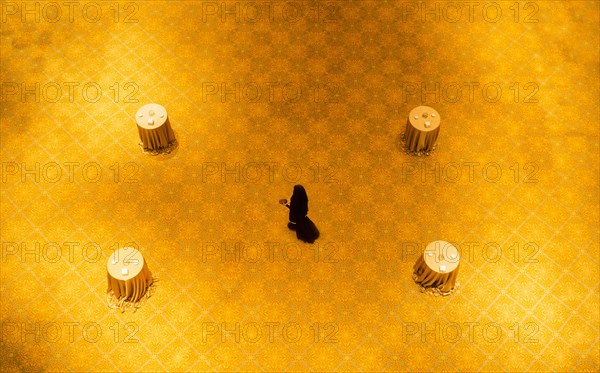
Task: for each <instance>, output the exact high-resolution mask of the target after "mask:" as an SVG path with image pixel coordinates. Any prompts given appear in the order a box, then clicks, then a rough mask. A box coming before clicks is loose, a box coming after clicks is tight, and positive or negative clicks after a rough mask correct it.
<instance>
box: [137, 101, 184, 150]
mask: <svg viewBox="0 0 600 373" xmlns="http://www.w3.org/2000/svg"><path fill="white" fill-rule="evenodd" d="M135 121H136V123H137V128H138V133H139V135H140V140H141V141H142V143H141V144H140V145H141V146H142V149H143V150H144V152H147V153H150V154H153V155H155V154H160V153H170V152H171V150H173V149H174V147H175V146H176V145H177V140H176V139H175V133H174V132H173V129H172V128H171V123H170V122H169V116H168V114H167V109H165V108H164V107H163V106H162V105H159V104H148V105H144V106H142V107H141V108H140V109H139V110H138V112H137V113H136V115H135Z"/></svg>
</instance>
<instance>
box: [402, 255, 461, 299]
mask: <svg viewBox="0 0 600 373" xmlns="http://www.w3.org/2000/svg"><path fill="white" fill-rule="evenodd" d="M459 269H460V263H459V264H458V266H457V267H456V268H455V269H454V270H453V271H452V272H447V273H440V272H437V271H434V270H432V269H431V268H429V266H428V265H427V263H425V259H423V255H420V256H419V258H418V259H417V262H416V263H415V265H414V266H413V270H414V272H413V280H414V281H415V282H416V283H417V284H419V285H420V286H421V287H422V288H421V290H422V291H424V292H427V293H430V294H433V295H449V294H452V293H453V292H454V291H455V290H456V289H457V288H458V283H457V281H456V280H457V278H458V270H459Z"/></svg>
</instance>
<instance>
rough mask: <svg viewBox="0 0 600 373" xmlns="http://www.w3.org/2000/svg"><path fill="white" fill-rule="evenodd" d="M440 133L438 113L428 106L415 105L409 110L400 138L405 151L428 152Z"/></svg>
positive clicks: (414, 152) (431, 149)
mask: <svg viewBox="0 0 600 373" xmlns="http://www.w3.org/2000/svg"><path fill="white" fill-rule="evenodd" d="M439 133H440V114H439V113H438V112H437V111H436V110H435V109H434V108H431V107H429V106H417V107H416V108H414V109H412V110H411V111H410V114H409V115H408V120H407V121H406V129H405V131H404V134H403V135H402V138H403V140H404V145H405V148H406V151H407V152H409V153H413V154H418V155H420V154H429V153H430V152H431V151H433V150H434V149H435V147H436V145H437V139H438V135H439Z"/></svg>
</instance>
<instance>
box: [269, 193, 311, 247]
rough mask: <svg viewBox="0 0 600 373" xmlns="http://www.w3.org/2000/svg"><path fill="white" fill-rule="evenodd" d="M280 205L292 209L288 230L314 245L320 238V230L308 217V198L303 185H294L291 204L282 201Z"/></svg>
mask: <svg viewBox="0 0 600 373" xmlns="http://www.w3.org/2000/svg"><path fill="white" fill-rule="evenodd" d="M279 203H281V204H282V205H285V207H287V208H289V209H290V215H289V223H288V228H290V229H291V230H294V231H296V237H298V239H299V240H302V241H304V242H308V243H313V242H315V240H316V239H317V238H319V229H317V226H316V225H315V223H313V222H312V220H310V219H309V218H308V216H307V214H308V196H307V195H306V190H304V187H303V186H302V185H294V192H293V193H292V198H290V203H289V204H288V201H287V199H280V200H279Z"/></svg>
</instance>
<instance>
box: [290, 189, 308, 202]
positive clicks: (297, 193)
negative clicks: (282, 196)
mask: <svg viewBox="0 0 600 373" xmlns="http://www.w3.org/2000/svg"><path fill="white" fill-rule="evenodd" d="M290 203H294V204H299V205H302V206H304V205H305V206H308V196H307V195H306V190H305V189H304V187H303V186H302V185H300V184H297V185H294V192H293V193H292V198H291V201H290Z"/></svg>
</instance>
